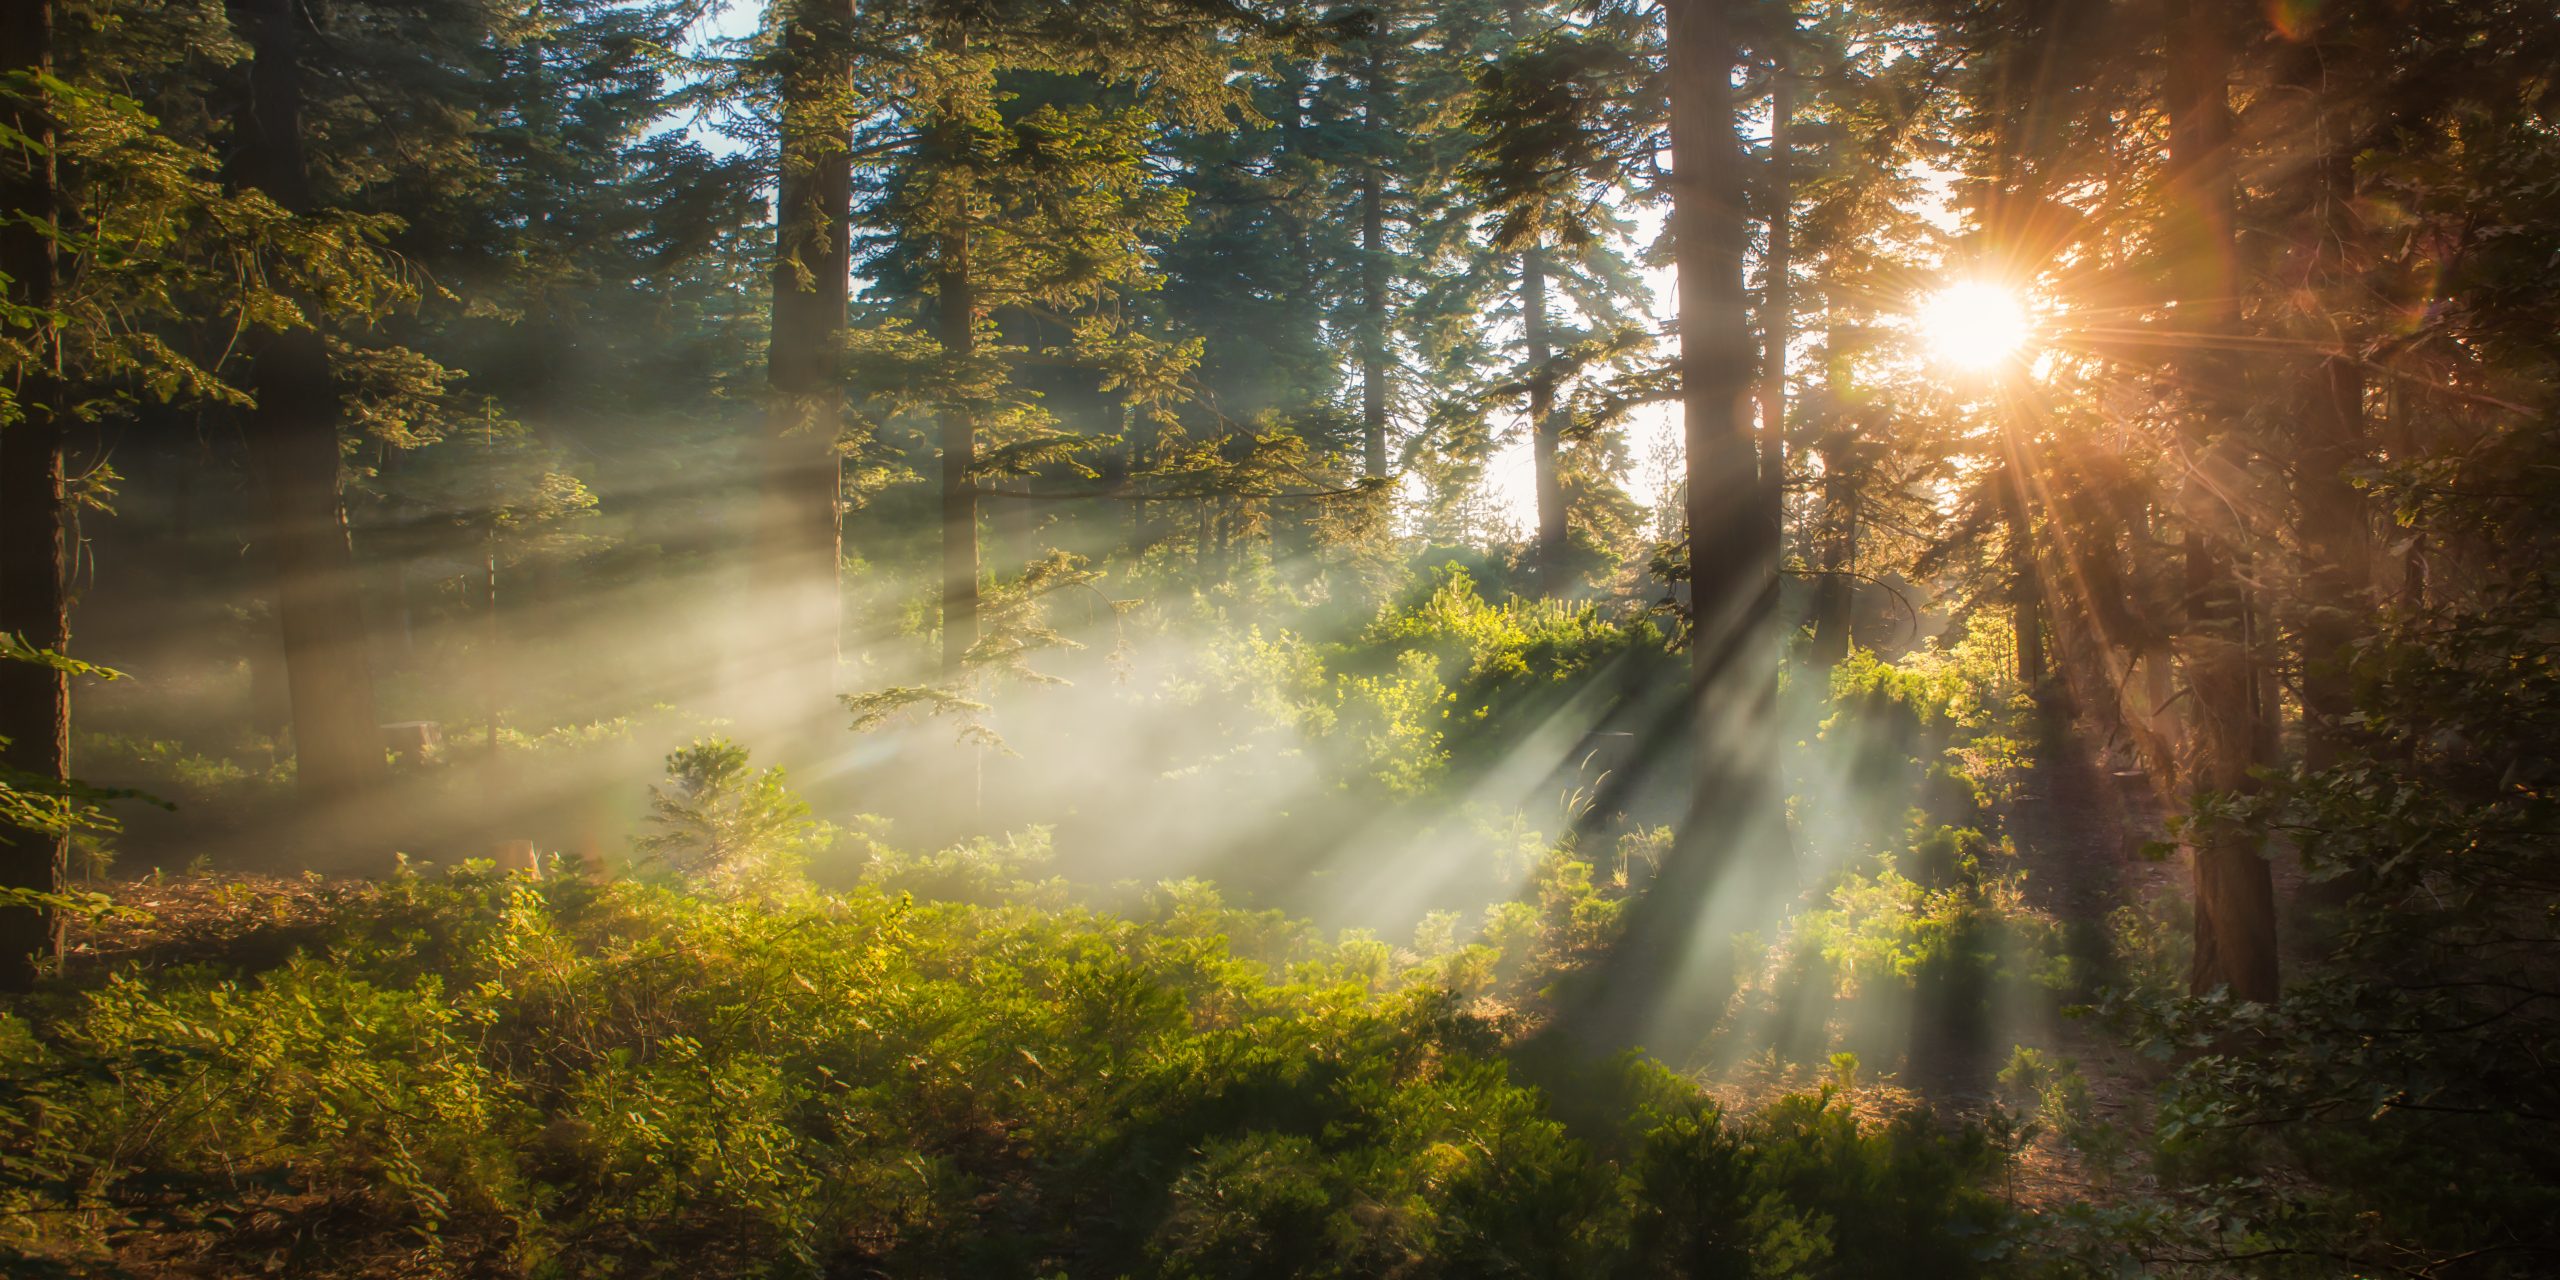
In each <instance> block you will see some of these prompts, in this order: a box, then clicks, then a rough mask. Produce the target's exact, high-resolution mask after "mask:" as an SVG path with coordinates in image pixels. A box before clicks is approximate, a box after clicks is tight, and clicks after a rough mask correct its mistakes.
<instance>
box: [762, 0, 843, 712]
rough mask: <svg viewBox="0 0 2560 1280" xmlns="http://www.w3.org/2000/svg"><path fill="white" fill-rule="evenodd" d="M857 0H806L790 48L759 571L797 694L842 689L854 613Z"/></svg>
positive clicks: (780, 659) (774, 664) (773, 663)
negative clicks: (850, 454) (846, 400)
mask: <svg viewBox="0 0 2560 1280" xmlns="http://www.w3.org/2000/svg"><path fill="white" fill-rule="evenodd" d="M852 33H853V4H852V0H800V2H799V3H798V4H796V5H795V6H794V7H793V9H792V11H791V17H790V20H789V23H788V25H787V26H786V27H785V28H784V31H783V36H782V43H783V50H784V57H785V61H784V67H783V75H782V93H783V103H782V157H781V174H780V176H779V181H778V185H777V192H776V199H775V202H774V211H775V219H774V262H773V339H772V344H771V346H770V347H769V348H768V349H767V352H766V367H765V379H766V382H767V384H768V386H769V387H770V388H771V390H772V399H771V401H770V402H769V407H768V410H767V421H766V429H765V437H764V442H763V444H764V450H765V457H764V463H763V466H762V468H761V480H760V492H759V494H758V518H757V522H756V531H755V537H756V547H755V559H754V566H753V568H754V572H753V573H752V574H751V575H750V576H751V579H752V580H753V581H754V582H755V583H756V584H757V585H758V587H759V594H760V595H761V596H763V598H764V599H763V606H764V607H763V608H761V609H759V610H758V613H759V615H760V616H759V618H758V622H757V626H758V630H759V633H760V634H761V635H763V636H765V637H767V647H765V648H764V649H763V650H762V651H760V652H759V653H758V654H757V655H756V661H757V662H758V663H759V665H761V666H764V667H765V668H767V669H769V670H771V671H773V672H774V673H775V676H776V683H777V684H778V686H779V687H780V688H781V689H782V690H783V691H784V695H785V696H786V697H793V696H795V695H796V694H797V693H803V692H805V693H814V694H815V695H816V699H817V700H823V699H824V698H825V697H827V696H829V695H831V694H833V693H834V692H835V691H836V690H835V683H836V674H837V665H838V662H839V660H840V658H841V654H840V653H839V652H838V632H839V630H840V615H841V613H842V604H841V597H840V595H839V584H838V582H837V574H838V572H839V566H840V565H841V563H842V557H841V554H840V551H839V539H840V536H841V512H840V500H841V496H842V495H841V493H840V484H839V477H838V464H837V455H836V436H837V434H838V432H840V431H841V430H842V429H843V425H844V404H843V392H842V390H841V388H840V387H839V385H838V383H837V379H836V371H835V360H836V351H837V348H838V347H839V345H840V344H841V342H842V340H843V335H844V329H845V308H846V305H847V303H848V301H849V300H850V294H851V289H852V259H851V243H850V241H851V216H852V215H851V208H852V200H853V194H852V193H853V167H852V156H851V153H850V151H849V150H848V140H847V138H846V128H847V126H846V123H845V119H844V105H843V102H842V99H843V96H844V95H845V94H846V93H847V92H848V91H849V90H850V88H851V80H850V76H851V57H852V50H851V43H852Z"/></svg>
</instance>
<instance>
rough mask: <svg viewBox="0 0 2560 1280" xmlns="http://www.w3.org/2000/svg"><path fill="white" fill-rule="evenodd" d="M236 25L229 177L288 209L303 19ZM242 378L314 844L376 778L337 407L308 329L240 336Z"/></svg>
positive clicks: (270, 6)
mask: <svg viewBox="0 0 2560 1280" xmlns="http://www.w3.org/2000/svg"><path fill="white" fill-rule="evenodd" d="M234 12H235V14H237V15H239V16H240V18H241V19H242V21H241V22H240V25H241V26H242V27H243V28H244V29H245V30H246V32H247V34H248V36H249V40H250V45H251V49H252V52H253V56H252V59H251V62H250V71H249V84H250V102H249V107H248V111H247V112H246V113H245V116H244V118H243V119H242V120H241V121H240V127H239V137H240V141H241V146H240V149H239V151H238V152H237V154H236V155H235V158H234V166H235V169H234V172H235V174H236V176H237V178H238V180H239V182H240V185H243V186H248V187H255V188H257V189H259V190H261V191H264V192H265V193H266V194H267V196H268V197H269V198H271V199H273V200H274V201H275V202H276V203H277V204H278V205H281V206H282V207H283V208H285V209H286V210H287V211H289V212H292V213H296V214H307V213H310V212H311V211H312V210H313V209H314V208H315V206H316V200H315V199H314V197H313V195H312V191H311V185H310V177H309V171H308V168H307V166H306V163H305V160H304V155H303V138H302V65H301V57H302V52H301V43H302V34H301V33H302V27H303V25H304V23H305V21H306V18H305V16H304V15H303V14H302V13H300V12H299V10H298V6H296V5H295V4H294V2H293V0H251V2H249V3H242V4H238V5H235V6H234ZM248 349H249V353H250V360H249V385H250V389H251V390H252V392H253V393H254V394H255V395H256V397H257V407H256V408H255V409H253V410H251V411H250V413H249V415H248V419H247V422H246V423H245V434H246V436H247V440H248V446H249V456H250V461H251V464H252V466H253V467H254V468H255V469H256V471H257V473H258V475H259V477H260V479H261V480H262V481H263V482H264V484H265V488H266V493H267V515H268V528H267V537H268V541H269V542H270V544H271V545H272V555H273V563H274V564H275V567H276V616H277V621H278V624H279V629H280V630H281V632H282V633H283V636H284V652H285V683H286V686H287V688H288V689H289V690H290V695H291V698H292V701H293V755H294V768H295V777H296V785H297V789H298V790H299V791H300V793H301V797H302V800H303V802H304V804H305V806H306V808H308V809H309V810H310V811H311V813H312V816H313V817H315V818H318V819H321V820H322V821H323V822H324V823H325V824H326V825H325V826H324V827H323V828H322V829H320V830H318V831H315V832H314V833H313V834H314V835H315V836H316V837H317V838H319V839H322V840H324V841H327V840H337V839H343V838H345V837H347V836H348V835H351V834H352V829H351V828H350V827H349V826H347V825H345V824H346V823H348V822H350V821H352V819H353V818H354V817H355V816H356V815H357V813H358V812H359V811H360V806H359V805H358V803H357V802H358V801H359V799H360V798H361V797H363V796H364V795H366V794H367V793H369V792H370V791H372V790H373V789H374V788H376V787H378V786H379V785H380V784H381V782H382V781H383V777H384V765H383V752H382V734H381V729H380V726H379V725H378V724H377V723H376V721H375V716H374V700H373V672H372V670H371V668H370V666H369V664H368V656H367V654H366V651H365V650H366V637H365V626H364V609H363V596H362V592H361V590H360V586H361V584H360V582H359V579H358V575H357V573H356V564H355V549H354V547H353V546H352V545H351V544H350V543H349V541H348V536H347V515H346V506H345V502H344V493H345V489H344V480H343V475H342V472H341V470H340V466H339V425H340V422H341V420H342V418H343V417H344V409H343V408H342V406H341V405H340V404H339V401H338V388H337V383H336V379H335V376H334V374H333V372H332V370H331V368H330V363H329V351H328V346H327V344H326V342H324V341H323V339H322V338H321V336H320V333H319V331H318V330H316V329H311V328H298V329H290V330H286V331H284V332H281V333H263V334H258V335H255V336H253V337H252V338H251V339H250V341H249V343H248Z"/></svg>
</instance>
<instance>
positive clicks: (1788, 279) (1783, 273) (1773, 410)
mask: <svg viewBox="0 0 2560 1280" xmlns="http://www.w3.org/2000/svg"><path fill="white" fill-rule="evenodd" d="M1779 29H1780V31H1781V33H1782V34H1781V36H1780V40H1781V41H1782V42H1783V41H1789V40H1792V39H1793V38H1794V36H1795V15H1794V14H1793V13H1791V12H1787V11H1785V8H1784V7H1783V6H1781V25H1780V28H1779ZM1787 54H1788V50H1787V48H1786V47H1785V45H1784V43H1781V44H1780V46H1779V47H1778V48H1776V49H1773V50H1771V51H1770V78H1769V190H1768V201H1769V209H1768V227H1769V249H1768V256H1767V258H1766V260H1765V261H1764V262H1763V263H1762V264H1761V265H1762V270H1763V274H1764V275H1765V276H1766V277H1767V279H1766V281H1765V283H1764V285H1763V287H1762V290H1761V302H1760V328H1761V342H1762V348H1763V355H1762V361H1761V370H1760V489H1761V497H1760V501H1761V506H1762V511H1761V518H1762V519H1764V520H1767V521H1768V522H1769V525H1770V534H1769V536H1770V537H1771V538H1773V539H1775V540H1776V541H1777V544H1778V545H1779V547H1780V548H1781V551H1782V552H1783V548H1784V545H1785V541H1786V513H1787V348H1788V344H1789V340H1790V339H1791V338H1792V337H1793V335H1794V328H1795V281H1794V279H1793V278H1792V273H1793V272H1794V270H1795V262H1794V258H1795V242H1794V229H1793V224H1794V217H1795V181H1794V174H1793V173H1792V172H1790V163H1791V157H1792V155H1793V152H1792V151H1791V149H1790V143H1789V141H1788V131H1789V128H1790V126H1791V125H1792V124H1793V122H1794V118H1795V80H1794V78H1793V77H1792V76H1790V75H1789V74H1788V70H1787Z"/></svg>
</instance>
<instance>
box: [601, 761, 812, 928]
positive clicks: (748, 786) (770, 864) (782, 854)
mask: <svg viewBox="0 0 2560 1280" xmlns="http://www.w3.org/2000/svg"><path fill="white" fill-rule="evenodd" d="M649 825H650V827H651V828H652V829H651V830H650V831H649V833H648V834H646V835H643V836H641V837H640V838H639V839H637V840H635V841H634V842H633V847H634V849H635V851H636V852H637V853H638V854H639V855H640V861H641V862H642V863H643V864H644V865H646V864H652V863H654V864H658V865H661V866H664V867H666V868H667V869H669V870H671V871H673V872H675V873H676V874H678V875H680V876H684V877H686V878H688V879H692V880H695V881H698V882H700V883H702V884H703V885H705V886H707V887H709V888H711V889H713V890H715V891H717V892H720V893H723V894H728V895H733V896H734V895H739V894H759V893H772V892H776V891H779V890H783V889H786V888H788V887H790V886H791V885H793V884H795V883H796V882H797V880H798V877H799V873H800V870H801V868H803V867H804V866H806V865H807V863H808V860H809V855H810V854H811V853H812V852H815V851H818V850H822V849H824V848H825V847H826V846H828V845H830V844H832V843H833V842H834V839H835V836H836V831H835V828H833V827H831V826H829V825H827V824H826V823H822V822H819V821H817V820H815V819H813V818H811V817H810V816H809V806H808V804H807V802H805V801H803V800H801V799H800V798H799V797H797V796H794V795H792V794H791V792H790V790H789V789H788V788H787V787H785V786H784V785H783V777H782V770H780V769H778V768H775V769H764V770H753V769H750V768H749V766H748V763H747V749H746V748H745V747H741V746H739V745H737V744H735V743H733V742H729V741H727V740H726V739H722V738H709V739H705V740H702V741H699V742H696V743H694V744H693V745H692V746H689V747H683V748H680V749H678V750H676V751H674V752H672V753H670V754H669V755H668V756H667V780H666V781H665V782H663V783H660V784H659V785H657V786H654V787H651V788H650V789H649Z"/></svg>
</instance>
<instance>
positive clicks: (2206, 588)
mask: <svg viewBox="0 0 2560 1280" xmlns="http://www.w3.org/2000/svg"><path fill="white" fill-rule="evenodd" d="M2161 17H2162V20H2163V22H2164V25H2165V28H2166V35H2167V47H2166V52H2167V56H2168V76H2167V84H2166V87H2167V91H2168V109H2169V171H2168V174H2167V183H2166V186H2167V191H2168V196H2169V205H2168V225H2167V227H2166V228H2165V233H2166V239H2167V241H2168V244H2169V247H2170V250H2171V261H2172V262H2173V264H2174V266H2173V272H2174V276H2175V279H2174V281H2173V284H2174V291H2175V294H2176V296H2177V299H2178V304H2179V305H2178V308H2177V316H2178V320H2179V328H2180V331H2181V336H2182V337H2184V338H2186V339H2187V345H2186V346H2185V347H2184V348H2182V350H2183V352H2184V354H2182V355H2181V356H2179V357H2178V361H2177V365H2176V367H2175V369H2174V373H2175V375H2176V377H2177V379H2178V380H2179V381H2180V382H2182V383H2183V384H2184V385H2185V386H2186V387H2187V388H2188V392H2189V398H2190V403H2189V405H2188V412H2187V415H2186V423H2185V432H2186V435H2187V437H2188V439H2187V446H2188V448H2189V449H2190V450H2191V451H2192V452H2193V453H2194V454H2195V456H2198V457H2204V456H2207V455H2208V454H2209V453H2210V452H2212V451H2213V449H2214V447H2215V446H2216V445H2217V444H2218V443H2220V441H2219V439H2218V437H2219V436H2220V434H2221V432H2220V430H2219V429H2218V428H2219V427H2220V425H2221V424H2222V423H2224V422H2226V421H2228V419H2229V418H2230V416H2231V415H2233V414H2235V413H2236V412H2237V411H2238V409H2239V395H2238V392H2239V377H2238V370H2237V369H2236V368H2235V367H2234V366H2233V365H2232V364H2231V362H2230V359H2229V357H2228V355H2227V352H2228V351H2229V341H2228V340H2229V339H2230V338H2231V337H2232V336H2234V331H2235V329H2236V327H2237V322H2238V315H2237V302H2236V298H2237V294H2236V289H2237V286H2238V281H2239V270H2238V252H2237V249H2236V240H2235V236H2236V223H2237V215H2236V211H2235V202H2234V198H2233V183H2232V176H2231V167H2230V166H2231V156H2230V151H2231V133H2232V121H2231V105H2230V88H2229V77H2230V71H2229V63H2230V58H2231V55H2230V52H2229V48H2228V44H2227V41H2228V35H2227V33H2226V32H2225V31H2224V30H2223V29H2222V22H2221V16H2220V10H2219V6H2216V5H2213V4H2201V5H2199V4H2194V3H2192V2H2191V0H2161ZM2216 502H2217V499H2215V497H2214V496H2213V495H2211V494H2207V493H2201V492H2197V493H2191V494H2190V495H2188V500H2187V502H2186V507H2187V512H2186V516H2187V524H2188V532H2187V534H2186V537H2185V556H2186V576H2187V582H2186V591H2187V599H2186V619H2185V627H2184V629H2183V634H2182V635H2181V636H2180V637H2179V641H2178V649H2179V655H2180V658H2181V660H2182V661H2181V666H2182V667H2183V669H2184V673H2185V676H2186V684H2187V694H2188V703H2189V708H2188V713H2187V714H2188V717H2189V719H2190V721H2191V723H2192V726H2193V727H2192V729H2191V730H2190V735H2189V741H2188V743H2187V747H2186V753H2185V754H2186V756H2187V759H2186V761H2185V765H2186V768H2185V769H2184V770H2183V772H2184V774H2185V777H2184V779H2183V780H2184V782H2185V783H2186V786H2187V789H2188V790H2189V791H2190V792H2191V793H2196V792H2208V791H2237V790H2242V789H2244V788H2246V787H2247V786H2248V785H2249V768H2250V766H2251V765H2252V764H2253V763H2255V759H2254V757H2255V754H2256V752H2255V747H2256V744H2257V736H2258V735H2257V724H2256V716H2255V715H2254V714H2253V708H2254V704H2255V701H2256V699H2255V697H2254V696H2253V694H2254V685H2255V678H2254V675H2253V673H2252V672H2251V670H2250V645H2249V638H2250V637H2249V616H2248V615H2249V606H2248V600H2247V597H2246V594H2245V592H2244V591H2243V588H2242V585H2241V579H2240V575H2239V570H2238V566H2237V564H2236V562H2235V558H2234V552H2235V549H2234V547H2233V545H2232V538H2233V536H2234V535H2236V526H2235V525H2234V524H2233V523H2232V522H2230V521H2229V520H2228V519H2227V517H2225V516H2223V515H2222V514H2221V513H2219V512H2218V511H2216V510H2215V506H2216ZM2226 531H2227V532H2226ZM2188 844H2189V847H2190V851H2191V854H2192V856H2193V858H2194V871H2195V911H2196V945H2195V963H2194V967H2193V969H2192V971H2191V972H2190V974H2189V979H2188V980H2189V984H2190V986H2191V987H2192V988H2193V989H2194V990H2196V991H2198V992H2204V991H2210V990H2212V989H2213V988H2215V987H2225V986H2227V987H2228V988H2230V990H2231V993H2232V994H2233V995H2235V996H2237V997H2239V998H2241V999H2245V1000H2258V1001H2272V1000H2274V999H2275V998H2276V994H2277V990H2278V978H2277V972H2276V916H2275V890H2274V885H2273V882H2272V877H2271V875H2270V873H2269V870H2268V867H2267V860H2266V859H2265V858H2264V857H2263V856H2261V855H2260V854H2259V853H2258V851H2257V849H2256V847H2255V846H2254V845H2252V844H2250V843H2249V842H2248V841H2247V840H2246V839H2244V838H2242V837H2241V836H2239V835H2238V834H2236V833H2233V832H2230V831H2227V830H2220V829H2216V828H2213V827H2209V826H2199V827H2197V828H2194V829H2193V831H2192V834H2191V836H2190V838H2189V840H2188Z"/></svg>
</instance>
